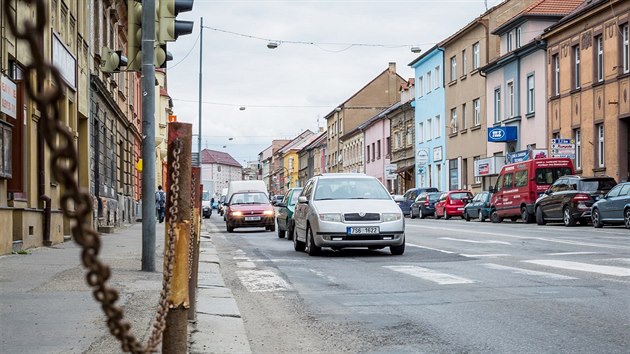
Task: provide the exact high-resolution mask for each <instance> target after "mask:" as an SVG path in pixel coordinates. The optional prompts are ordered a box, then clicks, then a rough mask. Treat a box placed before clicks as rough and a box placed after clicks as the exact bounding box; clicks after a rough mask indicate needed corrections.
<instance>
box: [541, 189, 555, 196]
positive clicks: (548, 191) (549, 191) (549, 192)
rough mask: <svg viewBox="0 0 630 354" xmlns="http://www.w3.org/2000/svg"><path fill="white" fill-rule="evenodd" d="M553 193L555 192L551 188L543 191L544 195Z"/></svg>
mask: <svg viewBox="0 0 630 354" xmlns="http://www.w3.org/2000/svg"><path fill="white" fill-rule="evenodd" d="M552 193H553V192H552V191H551V189H547V190H546V191H545V193H543V194H544V195H550V194H552Z"/></svg>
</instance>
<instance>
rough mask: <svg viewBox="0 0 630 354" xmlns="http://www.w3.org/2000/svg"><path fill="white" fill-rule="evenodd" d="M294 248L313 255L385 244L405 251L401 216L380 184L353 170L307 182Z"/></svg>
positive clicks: (298, 209)
mask: <svg viewBox="0 0 630 354" xmlns="http://www.w3.org/2000/svg"><path fill="white" fill-rule="evenodd" d="M293 217H294V220H295V236H294V237H293V245H294V248H295V250H296V251H304V250H306V251H307V252H308V254H309V255H311V256H313V255H317V254H319V253H320V252H321V249H322V247H330V248H333V249H341V248H344V247H368V248H369V249H381V248H385V247H389V249H390V252H391V253H392V254H394V255H401V254H403V253H404V252H405V218H404V217H403V214H402V211H401V210H400V208H399V207H398V204H396V202H395V201H394V200H392V197H391V196H390V195H389V193H388V192H387V190H386V189H385V187H384V186H383V184H381V182H380V181H379V180H378V179H376V178H374V177H372V176H366V175H364V174H357V173H350V174H344V173H331V174H324V175H321V176H316V177H313V178H311V179H310V180H308V182H306V185H305V186H304V189H303V190H302V194H301V195H300V197H299V198H298V204H297V205H296V207H295V214H294V216H293Z"/></svg>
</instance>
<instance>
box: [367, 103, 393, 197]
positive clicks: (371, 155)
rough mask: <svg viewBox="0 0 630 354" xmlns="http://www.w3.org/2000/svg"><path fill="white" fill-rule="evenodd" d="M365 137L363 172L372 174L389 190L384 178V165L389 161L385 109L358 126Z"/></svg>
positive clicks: (387, 182) (388, 130)
mask: <svg viewBox="0 0 630 354" xmlns="http://www.w3.org/2000/svg"><path fill="white" fill-rule="evenodd" d="M359 129H361V130H363V132H364V134H365V137H364V141H365V148H364V149H363V150H364V153H365V154H366V155H365V174H367V175H369V176H374V177H376V178H378V179H379V181H381V182H382V183H383V184H384V185H385V187H387V189H388V190H390V191H391V186H390V183H389V181H387V180H386V179H385V178H386V177H385V165H388V164H389V163H390V142H389V132H390V127H389V119H388V118H387V117H386V115H385V111H383V112H381V113H379V114H377V115H375V116H374V117H372V118H370V119H369V120H368V121H366V122H365V123H363V124H361V125H360V126H359Z"/></svg>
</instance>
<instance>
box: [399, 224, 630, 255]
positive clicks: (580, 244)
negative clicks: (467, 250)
mask: <svg viewBox="0 0 630 354" xmlns="http://www.w3.org/2000/svg"><path fill="white" fill-rule="evenodd" d="M407 226H409V227H417V228H424V229H431V230H440V231H453V232H457V233H463V234H477V235H483V236H499V237H509V238H515V239H519V240H539V241H546V242H555V243H562V244H568V245H575V246H590V247H599V248H611V249H616V250H618V249H630V247H628V246H620V245H605V244H600V243H590V242H578V241H570V240H561V239H549V238H544V237H533V236H517V235H510V234H504V233H498V232H487V231H471V230H465V229H453V228H446V227H432V226H425V225H416V224H407Z"/></svg>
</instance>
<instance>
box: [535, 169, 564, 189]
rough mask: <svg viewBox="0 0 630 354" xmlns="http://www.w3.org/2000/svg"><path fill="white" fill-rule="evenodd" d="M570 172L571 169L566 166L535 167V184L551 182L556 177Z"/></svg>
mask: <svg viewBox="0 0 630 354" xmlns="http://www.w3.org/2000/svg"><path fill="white" fill-rule="evenodd" d="M572 173H573V171H571V169H570V168H568V167H548V168H537V169H536V184H539V185H540V184H542V185H545V184H553V182H555V181H556V180H557V179H558V178H560V177H562V176H565V175H570V174H572Z"/></svg>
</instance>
